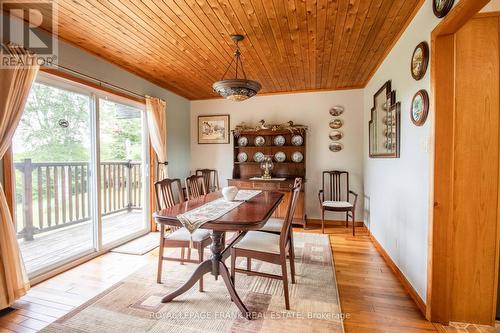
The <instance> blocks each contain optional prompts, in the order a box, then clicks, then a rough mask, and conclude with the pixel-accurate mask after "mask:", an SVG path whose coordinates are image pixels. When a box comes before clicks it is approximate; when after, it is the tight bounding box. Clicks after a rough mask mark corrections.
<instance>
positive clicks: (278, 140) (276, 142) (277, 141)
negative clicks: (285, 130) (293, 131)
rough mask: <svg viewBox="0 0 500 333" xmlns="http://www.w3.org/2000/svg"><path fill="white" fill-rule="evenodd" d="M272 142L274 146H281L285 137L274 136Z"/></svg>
mask: <svg viewBox="0 0 500 333" xmlns="http://www.w3.org/2000/svg"><path fill="white" fill-rule="evenodd" d="M273 142H274V145H276V146H283V145H284V144H285V137H284V136H283V135H278V136H275V137H274V140H273Z"/></svg>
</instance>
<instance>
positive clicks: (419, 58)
mask: <svg viewBox="0 0 500 333" xmlns="http://www.w3.org/2000/svg"><path fill="white" fill-rule="evenodd" d="M428 64H429V46H428V45H427V43H426V42H422V43H420V44H418V45H417V47H415V50H413V55H412V56H411V68H410V70H411V76H413V78H414V79H415V80H417V81H418V80H420V79H421V78H423V77H424V75H425V72H426V71H427V65H428Z"/></svg>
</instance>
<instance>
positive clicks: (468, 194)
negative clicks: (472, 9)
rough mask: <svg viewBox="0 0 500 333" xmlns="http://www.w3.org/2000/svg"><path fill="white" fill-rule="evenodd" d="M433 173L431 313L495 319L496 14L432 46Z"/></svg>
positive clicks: (443, 317)
mask: <svg viewBox="0 0 500 333" xmlns="http://www.w3.org/2000/svg"><path fill="white" fill-rule="evenodd" d="M434 47H435V48H436V49H435V56H436V58H435V62H434V66H436V68H434V73H435V75H436V77H437V79H439V80H437V81H436V82H437V83H436V86H435V98H436V100H435V106H436V115H435V126H436V127H435V128H436V132H435V147H436V149H435V174H434V201H435V203H434V213H433V226H432V230H431V235H432V238H431V247H430V249H431V253H429V256H430V261H431V268H430V273H429V274H430V275H429V286H428V290H429V293H428V306H429V312H428V315H429V316H430V319H431V320H433V321H439V322H445V323H447V322H448V321H460V322H469V323H480V324H492V323H493V322H494V318H495V307H496V292H497V290H496V289H497V279H498V261H499V257H498V241H499V223H498V221H499V180H500V177H499V142H500V141H499V138H500V132H499V121H500V113H499V98H500V87H499V74H500V72H499V54H500V52H499V18H498V17H497V16H492V15H487V16H486V15H485V16H476V17H475V18H473V19H471V20H469V21H468V22H467V23H466V24H465V25H464V26H463V27H462V28H461V29H460V30H458V31H457V32H456V33H455V34H453V35H449V36H445V37H441V38H438V39H437V40H436V42H435V44H434Z"/></svg>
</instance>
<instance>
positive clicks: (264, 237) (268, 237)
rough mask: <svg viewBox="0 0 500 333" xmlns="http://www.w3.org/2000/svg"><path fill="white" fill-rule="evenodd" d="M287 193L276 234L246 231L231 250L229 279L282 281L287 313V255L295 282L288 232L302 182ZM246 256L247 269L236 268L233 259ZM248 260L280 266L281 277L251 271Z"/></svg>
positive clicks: (288, 304)
mask: <svg viewBox="0 0 500 333" xmlns="http://www.w3.org/2000/svg"><path fill="white" fill-rule="evenodd" d="M296 184H297V186H294V187H293V188H292V189H291V190H290V201H289V204H288V207H287V211H286V215H285V219H284V222H283V224H282V226H281V230H280V234H279V235H277V234H274V233H269V232H263V231H248V232H247V233H246V234H245V236H243V238H242V239H241V240H240V241H239V242H237V243H236V244H234V245H233V246H232V247H231V279H232V280H233V284H234V283H235V274H236V272H238V273H245V274H247V275H255V276H262V277H267V278H271V279H278V280H281V281H283V290H284V294H285V307H286V309H287V310H290V299H289V294H288V274H287V267H286V257H287V253H288V255H289V256H290V273H291V277H292V283H295V257H294V251H293V249H292V248H291V247H292V243H291V242H290V236H289V234H290V233H291V232H292V221H293V214H294V212H295V207H296V206H297V201H298V198H299V194H300V187H301V185H302V180H300V181H297V182H296ZM237 257H246V258H247V268H246V269H242V268H236V258H237ZM251 259H256V260H261V261H265V262H269V263H272V264H276V265H281V275H277V274H269V273H263V272H257V271H253V270H252V267H251V266H252V265H251Z"/></svg>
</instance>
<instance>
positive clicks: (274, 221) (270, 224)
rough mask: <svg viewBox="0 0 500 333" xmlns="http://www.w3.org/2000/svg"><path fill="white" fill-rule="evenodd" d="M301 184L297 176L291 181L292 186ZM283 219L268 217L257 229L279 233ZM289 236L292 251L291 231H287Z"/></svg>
mask: <svg viewBox="0 0 500 333" xmlns="http://www.w3.org/2000/svg"><path fill="white" fill-rule="evenodd" d="M301 184H302V178H300V177H297V178H295V181H294V183H293V187H297V186H301ZM284 221H285V220H283V219H280V218H275V217H271V218H269V220H267V222H266V224H265V225H264V226H263V227H262V228H260V229H259V231H263V232H269V233H272V234H276V235H279V234H281V228H282V227H283V223H284ZM292 225H293V217H292ZM289 237H290V244H291V246H290V249H291V250H292V251H294V247H293V232H290V233H289ZM294 256H295V255H294Z"/></svg>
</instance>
